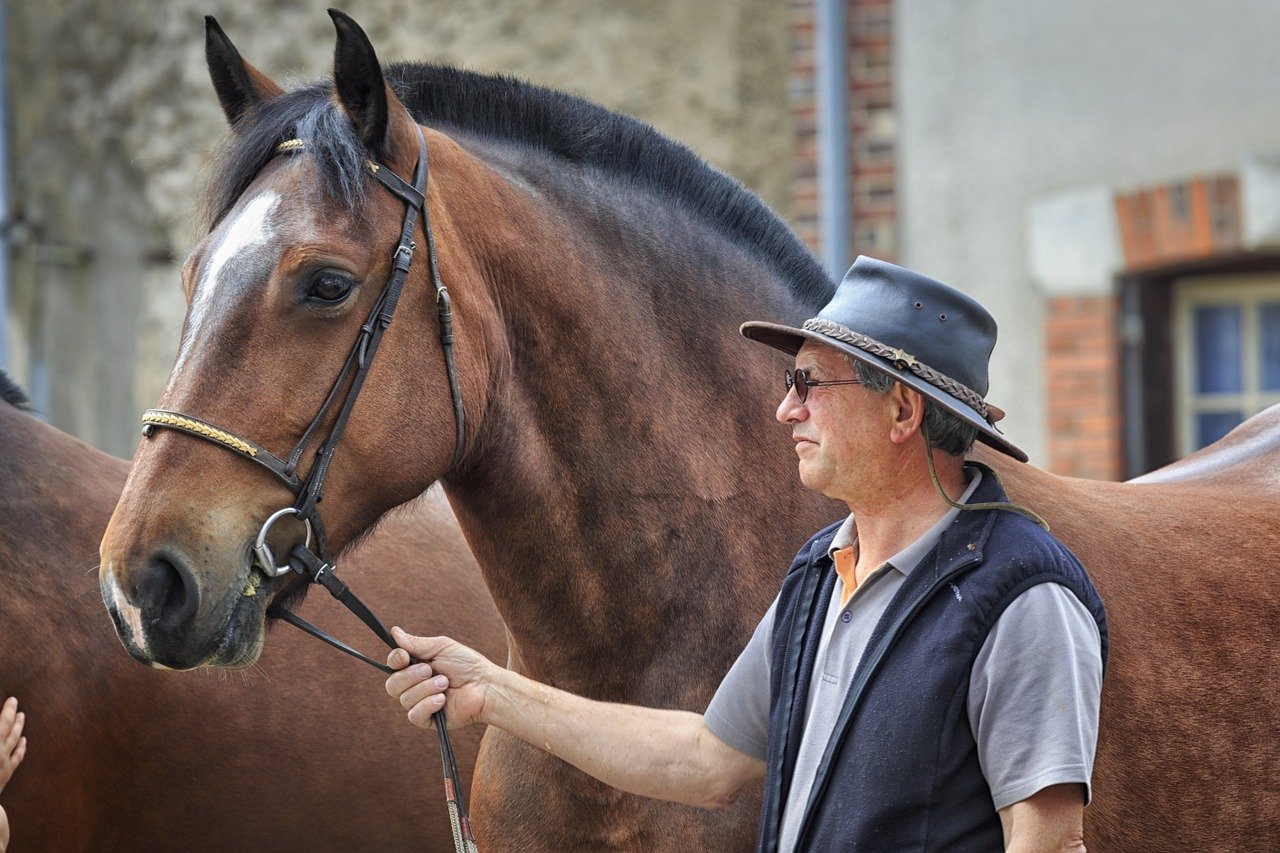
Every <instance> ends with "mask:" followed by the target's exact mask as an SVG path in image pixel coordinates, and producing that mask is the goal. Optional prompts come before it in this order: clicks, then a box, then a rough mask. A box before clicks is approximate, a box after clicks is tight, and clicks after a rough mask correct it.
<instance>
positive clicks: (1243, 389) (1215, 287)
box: [1173, 275, 1280, 455]
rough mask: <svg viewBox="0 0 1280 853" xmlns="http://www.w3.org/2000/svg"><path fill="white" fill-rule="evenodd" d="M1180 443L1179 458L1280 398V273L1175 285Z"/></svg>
mask: <svg viewBox="0 0 1280 853" xmlns="http://www.w3.org/2000/svg"><path fill="white" fill-rule="evenodd" d="M1173 309H1174V311H1173V313H1174V320H1175V324H1176V328H1175V332H1174V348H1175V359H1176V361H1175V364H1176V372H1177V395H1176V404H1175V411H1176V413H1177V414H1176V443H1177V448H1178V452H1179V453H1180V454H1181V455H1185V454H1187V453H1190V452H1192V451H1193V450H1198V449H1199V448H1201V447H1204V446H1205V445H1207V444H1212V443H1213V442H1215V441H1217V440H1218V439H1220V438H1222V437H1223V436H1224V435H1226V434H1227V433H1228V432H1230V431H1231V430H1232V429H1234V428H1235V427H1236V426H1238V425H1239V424H1240V423H1241V422H1242V421H1244V420H1245V419H1246V418H1248V417H1250V416H1251V415H1254V414H1257V413H1258V412H1260V411H1262V410H1263V409H1265V408H1266V407H1268V406H1270V405H1273V404H1275V403H1280V276H1274V275H1242V276H1232V277H1227V278H1213V279H1207V278H1196V279H1183V280H1181V281H1179V282H1177V283H1176V284H1175V285H1174V305H1173Z"/></svg>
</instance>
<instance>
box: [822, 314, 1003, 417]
mask: <svg viewBox="0 0 1280 853" xmlns="http://www.w3.org/2000/svg"><path fill="white" fill-rule="evenodd" d="M804 328H805V331H808V332H817V333H818V334H821V335H826V336H827V337H829V338H835V339H836V340H837V341H843V342H844V343H846V344H852V345H853V346H855V347H857V348H858V349H860V350H863V351H865V352H869V353H871V354H872V355H875V356H879V357H880V358H883V359H885V360H887V361H890V362H892V363H893V366H894V367H896V368H898V369H899V370H910V371H911V372H912V373H914V374H915V375H916V376H919V377H920V378H921V379H923V380H924V381H925V382H928V383H929V384H930V385H932V386H934V387H935V388H939V389H941V390H943V391H946V392H947V393H948V394H950V395H951V396H952V397H955V398H956V399H957V400H960V401H961V402H964V403H968V404H969V405H970V406H972V407H973V408H974V409H977V411H978V414H980V415H982V417H983V418H985V419H986V420H988V421H990V420H991V415H990V413H989V412H988V411H987V403H986V401H985V400H983V399H982V395H980V394H979V393H978V392H976V391H974V390H973V389H972V388H970V387H968V386H967V385H964V384H962V383H960V382H957V381H956V380H954V379H952V378H951V377H950V376H947V375H946V374H944V373H939V372H938V371H936V370H934V369H933V368H932V367H930V366H929V365H927V364H924V363H922V362H920V361H918V360H917V359H916V357H915V356H913V355H908V354H907V353H905V352H903V351H902V350H900V349H896V348H894V347H891V346H887V345H885V344H882V343H880V342H879V341H877V340H876V339H875V338H869V337H867V336H866V335H863V334H860V333H858V332H855V331H853V330H852V329H849V328H846V327H845V326H842V325H840V324H839V323H834V322H832V321H831V320H823V319H821V318H818V317H815V318H814V319H812V320H805V321H804Z"/></svg>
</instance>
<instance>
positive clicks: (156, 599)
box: [140, 554, 200, 626]
mask: <svg viewBox="0 0 1280 853" xmlns="http://www.w3.org/2000/svg"><path fill="white" fill-rule="evenodd" d="M140 592H141V593H142V601H141V604H142V612H143V615H144V616H145V617H146V618H147V619H148V620H149V621H152V622H157V623H161V624H164V625H168V626H176V625H180V624H182V623H184V622H187V621H190V620H191V619H192V617H194V616H195V615H196V607H197V606H198V605H199V603H200V593H199V590H198V589H197V588H196V582H195V578H194V577H192V575H191V571H190V570H189V569H188V568H187V567H186V566H185V565H184V564H183V562H182V560H180V559H179V560H176V561H174V560H170V559H169V558H167V557H162V556H160V555H159V554H157V555H156V556H154V557H152V558H151V562H150V563H149V564H148V565H147V570H146V572H145V573H144V574H143V577H142V584H141V589H140Z"/></svg>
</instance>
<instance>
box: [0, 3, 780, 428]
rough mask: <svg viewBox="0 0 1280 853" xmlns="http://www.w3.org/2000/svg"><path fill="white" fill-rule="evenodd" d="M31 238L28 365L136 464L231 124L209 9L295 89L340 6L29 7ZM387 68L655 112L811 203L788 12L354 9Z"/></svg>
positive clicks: (25, 37)
mask: <svg viewBox="0 0 1280 853" xmlns="http://www.w3.org/2000/svg"><path fill="white" fill-rule="evenodd" d="M7 9H8V12H7V14H8V22H7V23H8V38H7V49H8V51H9V60H10V61H9V80H8V96H9V102H10V107H11V114H10V122H9V126H10V128H11V132H12V134H13V136H12V163H13V173H12V183H11V186H12V195H13V199H14V206H15V210H16V211H17V215H18V217H19V218H20V223H19V228H18V232H17V234H16V235H15V237H16V239H15V244H16V245H15V251H14V261H13V265H14V270H15V272H14V277H13V282H12V291H11V305H12V307H13V309H14V310H15V312H16V314H17V322H16V324H14V325H13V326H12V328H14V330H15V334H14V335H13V336H12V337H11V346H10V349H11V351H12V352H11V355H10V358H11V361H10V364H11V365H12V366H13V367H14V368H15V371H14V372H15V373H16V374H17V376H18V378H19V379H20V380H21V381H23V382H26V383H28V384H29V385H31V386H32V388H31V390H32V392H33V395H34V396H35V398H36V400H37V402H38V403H40V404H41V405H42V406H43V407H44V409H45V411H46V412H47V413H48V414H49V415H50V417H51V419H52V420H53V421H54V422H55V423H56V424H58V425H59V426H61V427H62V428H64V429H68V430H70V431H72V432H74V433H76V434H78V435H80V436H82V437H84V438H85V439H86V440H88V441H90V442H92V443H94V444H97V445H98V446H100V447H103V448H105V449H107V450H110V451H113V452H117V453H128V452H130V450H131V449H132V447H133V446H134V444H135V442H136V436H137V427H136V423H135V421H136V416H137V414H138V412H139V411H140V410H141V409H142V408H145V407H146V406H147V405H149V404H150V403H152V402H153V401H154V400H155V397H156V396H157V394H158V393H159V390H160V388H161V387H162V384H163V381H164V376H165V375H166V374H167V372H168V368H169V364H170V363H171V361H172V357H173V353H174V351H175V350H176V347H177V341H178V335H179V333H180V326H181V318H182V313H183V308H182V303H181V294H180V291H179V286H178V284H179V283H178V275H177V268H176V262H175V261H174V260H173V258H181V257H182V256H183V255H184V254H185V253H186V250H187V249H188V247H189V246H190V245H191V243H192V241H193V239H194V237H195V235H194V233H193V232H192V230H191V228H192V216H191V213H192V208H193V199H194V196H195V192H196V189H197V188H198V185H199V184H198V180H199V171H200V167H201V165H202V163H203V162H204V158H205V157H206V155H207V152H208V150H209V149H210V147H211V146H212V144H213V143H214V142H215V141H216V140H217V139H218V138H219V137H220V136H221V134H222V132H223V130H224V124H223V119H222V115H221V112H220V111H219V109H218V106H217V102H216V99H215V98H214V97H213V94H212V91H211V90H210V87H209V82H208V77H207V73H206V71H205V67H204V53H203V48H204V38H203V21H202V17H201V16H202V15H203V14H205V13H207V12H213V13H214V14H216V15H217V17H218V20H219V22H220V23H221V24H222V26H223V28H224V29H225V30H226V31H227V33H228V34H229V35H230V36H231V38H232V39H233V40H234V41H235V43H236V45H237V46H238V47H239V48H240V50H241V51H242V53H243V54H244V55H245V56H246V58H248V59H249V61H251V62H252V63H254V64H255V65H257V66H258V67H259V68H261V69H262V70H263V71H265V72H267V73H268V74H270V75H271V76H273V77H275V78H276V79H277V80H279V81H280V82H282V83H286V84H287V83H289V82H298V81H300V80H305V79H310V78H312V77H315V76H319V75H322V74H327V73H328V71H329V69H330V63H331V61H332V60H331V57H332V44H333V27H332V24H331V22H330V21H329V18H328V16H327V15H325V14H324V12H323V9H322V8H321V7H320V6H314V7H313V6H311V5H310V4H308V5H306V6H305V7H303V8H300V7H299V5H298V4H295V3H289V2H283V0H262V2H255V3H253V4H236V5H234V6H229V7H224V8H218V4H209V3H207V2H203V3H196V2H193V0H169V2H161V0H112V2H106V0H49V1H48V2H39V3H36V2H17V3H9V4H8V6H7ZM347 11H349V12H350V13H351V14H352V15H353V16H354V17H355V18H356V19H357V20H359V21H360V22H361V24H362V25H363V26H364V27H365V28H366V30H367V31H368V33H369V35H370V37H371V38H372V40H373V42H374V43H375V45H376V46H377V48H378V52H379V56H380V57H381V58H382V59H383V61H384V62H386V61H393V60H396V59H413V60H419V59H421V60H429V61H435V62H444V63H450V64H456V65H461V66H464V67H467V68H472V69H475V70H478V71H485V72H502V73H506V74H513V75H515V76H518V77H522V78H525V79H529V80H532V81H534V82H537V83H541V84H545V85H549V86H553V87H556V88H561V89H566V90H569V91H573V92H576V93H578V94H582V95H584V96H586V97H588V98H590V99H592V100H595V101H597V102H599V103H602V104H604V105H605V106H608V107H610V108H613V109H616V110H619V111H621V112H625V113H629V114H631V115H634V116H637V117H638V118H641V119H643V120H645V121H648V122H650V123H652V124H654V125H655V126H656V127H658V128H659V129H660V130H662V131H664V132H665V133H667V134H669V135H671V136H673V137H675V138H677V139H679V140H681V141H683V142H685V143H687V144H689V145H690V146H691V147H693V148H694V149H695V150H697V151H698V152H699V153H701V154H702V155H703V156H705V157H706V158H707V159H708V160H709V161H710V162H711V163H713V164H714V165H716V166H718V167H720V168H722V169H724V170H726V171H728V172H729V173H731V174H733V175H735V176H736V177H738V178H739V179H741V180H742V181H743V182H744V183H746V184H747V185H749V186H751V187H753V188H755V189H756V190H757V192H759V193H760V194H761V195H762V196H763V197H764V198H765V199H766V200H767V201H769V202H770V203H771V204H773V205H774V206H775V207H778V208H779V209H780V211H781V212H782V213H784V215H785V213H786V210H785V208H784V206H785V203H786V199H787V197H788V193H789V186H788V181H789V179H790V170H791V146H792V140H791V133H790V129H789V124H788V121H789V119H788V113H787V91H786V85H787V69H788V65H787V63H788V55H787V51H788V30H787V4H785V3H779V2H776V0H725V2H718V3H687V2H681V0H614V2H609V3H583V2H580V0H449V2H444V0H415V2H407V0H385V2H378V3H371V2H365V3H358V4H351V5H349V6H348V7H347Z"/></svg>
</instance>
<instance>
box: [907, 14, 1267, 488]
mask: <svg viewBox="0 0 1280 853" xmlns="http://www.w3.org/2000/svg"><path fill="white" fill-rule="evenodd" d="M894 38H895V44H894V84H895V105H896V107H897V115H898V122H899V126H898V141H899V146H900V147H899V150H898V169H899V175H900V177H899V185H898V190H899V193H898V205H899V210H900V233H899V238H900V244H899V257H900V258H901V260H902V262H903V263H904V264H906V265H908V266H912V267H915V268H917V269H919V270H921V271H922V272H926V273H929V274H931V275H935V276H937V277H939V278H941V279H943V280H944V281H948V282H950V283H952V284H955V285H956V286H959V287H961V288H963V289H965V290H967V291H968V292H970V293H972V294H973V295H974V296H976V297H977V298H978V299H979V300H981V301H982V302H984V303H985V304H986V305H987V306H988V307H989V308H990V309H991V310H992V312H993V313H994V314H995V316H996V319H997V320H998V322H999V324H1000V329H1001V335H1000V342H999V343H998V344H997V346H996V352H995V356H994V362H993V365H992V380H991V399H992V401H993V402H995V403H996V404H997V405H1000V406H1002V407H1004V408H1005V409H1007V410H1008V411H1009V412H1010V414H1009V418H1008V420H1007V422H1006V423H1007V429H1006V431H1007V432H1008V434H1009V436H1010V438H1011V439H1012V440H1013V441H1014V442H1016V443H1018V444H1020V445H1021V446H1022V447H1024V448H1025V449H1026V450H1027V451H1028V452H1029V453H1030V454H1031V456H1032V461H1035V462H1039V463H1041V464H1043V463H1044V461H1045V457H1046V452H1047V447H1048V436H1047V425H1046V417H1045V411H1046V399H1045V396H1046V394H1045V378H1044V376H1045V371H1044V352H1045V340H1044V332H1043V330H1044V328H1045V312H1046V305H1047V300H1046V295H1045V294H1044V293H1043V292H1042V291H1041V290H1040V289H1039V288H1038V287H1037V285H1035V283H1034V281H1033V276H1032V275H1031V272H1030V266H1031V264H1030V261H1029V254H1030V247H1029V237H1028V219H1029V217H1030V216H1031V210H1032V208H1033V207H1034V206H1035V205H1036V204H1037V202H1039V201H1041V200H1043V199H1046V198H1052V197H1055V196H1060V195H1061V194H1063V193H1068V192H1071V191H1074V190H1078V189H1079V190H1087V189H1088V188H1090V187H1098V186H1102V187H1107V188H1117V187H1119V188H1123V187H1129V186H1135V185H1143V184H1154V183H1161V182H1164V181H1167V180H1171V179H1181V178H1184V177H1188V176H1193V175H1198V174H1206V173H1209V174H1212V173H1218V172H1230V171H1235V170H1237V169H1238V168H1239V167H1240V165H1241V163H1243V162H1245V161H1246V160H1247V159H1248V157H1249V155H1250V154H1252V153H1254V152H1259V151H1268V150H1274V149H1277V148H1280V109H1277V101H1278V100H1280V62H1277V56H1278V55H1277V47H1276V46H1277V45H1278V44H1280V8H1278V7H1277V6H1276V4H1275V3H1274V2H1265V1H1264V0H1253V2H1246V0H1223V2H1218V3H1213V4H1203V3H1193V2H1183V0H1176V2H1167V3H1153V2H1147V0H1075V2H1070V3H1062V2H1034V3H1032V2H1027V0H897V2H896V3H895V19H894ZM1085 226H1087V223H1085ZM1086 266H1087V265H1086ZM1086 284H1088V283H1086ZM1094 284H1095V287H1094V289H1095V290H1098V289H1106V288H1107V286H1108V285H1109V284H1110V282H1105V281H1104V282H1097V283H1094Z"/></svg>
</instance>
